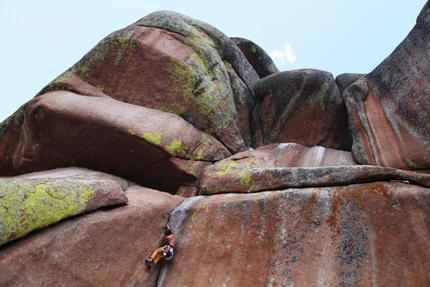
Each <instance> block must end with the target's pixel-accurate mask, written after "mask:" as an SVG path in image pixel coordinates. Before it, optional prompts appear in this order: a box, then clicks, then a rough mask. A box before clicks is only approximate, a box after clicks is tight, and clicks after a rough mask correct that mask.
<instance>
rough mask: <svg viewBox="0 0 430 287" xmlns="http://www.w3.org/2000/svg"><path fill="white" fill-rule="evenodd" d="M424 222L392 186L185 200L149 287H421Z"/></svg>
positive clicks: (421, 205) (427, 198)
mask: <svg viewBox="0 0 430 287" xmlns="http://www.w3.org/2000/svg"><path fill="white" fill-rule="evenodd" d="M429 213H430V193H429V192H428V189H427V188H422V187H419V186H414V185H409V184H405V183H401V182H392V183H383V182H377V183H369V184H355V185H350V186H342V187H327V188H303V189H288V190H282V191H273V192H261V193H256V194H247V195H237V194H226V195H214V196H210V197H197V198H189V199H186V200H185V201H184V203H183V204H182V205H181V206H179V207H178V208H177V209H176V210H175V211H174V212H173V213H172V215H171V218H170V221H171V224H172V226H173V227H174V232H175V233H176V234H180V236H179V237H178V241H177V248H176V249H177V252H176V254H175V257H174V259H173V260H172V261H171V262H167V263H166V266H165V269H164V270H163V271H162V273H161V275H160V282H159V285H158V286H429V284H430V278H429V276H428V271H429V261H428V260H429V258H430V241H429V240H428V236H430V234H429V230H430V221H429V219H428V214H429ZM196 266H198V272H196Z"/></svg>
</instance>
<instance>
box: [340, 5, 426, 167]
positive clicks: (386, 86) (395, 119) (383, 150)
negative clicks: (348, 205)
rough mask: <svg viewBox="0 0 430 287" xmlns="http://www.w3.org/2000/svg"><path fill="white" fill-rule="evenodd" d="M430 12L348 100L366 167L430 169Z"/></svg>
mask: <svg viewBox="0 0 430 287" xmlns="http://www.w3.org/2000/svg"><path fill="white" fill-rule="evenodd" d="M429 34H430V7H429V4H428V3H427V4H426V6H425V7H424V9H423V11H422V12H421V14H420V15H419V17H418V19H417V23H416V25H415V27H414V28H413V29H412V31H411V32H410V33H409V35H408V36H407V37H406V38H405V39H404V40H403V42H402V43H401V44H400V45H399V46H398V47H397V48H396V49H395V50H394V52H393V53H392V54H391V55H390V56H389V57H387V58H386V59H385V60H384V61H383V62H382V63H381V64H380V65H379V66H378V67H376V68H375V69H374V70H373V71H372V72H370V73H369V74H368V75H366V76H365V77H363V78H361V79H360V80H358V81H356V82H355V83H354V84H353V85H351V86H349V87H348V88H347V89H346V90H345V91H344V93H343V94H342V96H343V98H344V100H345V103H346V106H347V109H348V117H349V127H350V130H351V135H352V138H353V146H352V153H353V157H354V159H355V160H356V161H358V162H359V163H361V164H372V165H379V166H388V167H395V168H401V169H410V170H417V169H430V129H429V126H430V116H429V115H430V78H429V75H430V49H429V46H430V37H429Z"/></svg>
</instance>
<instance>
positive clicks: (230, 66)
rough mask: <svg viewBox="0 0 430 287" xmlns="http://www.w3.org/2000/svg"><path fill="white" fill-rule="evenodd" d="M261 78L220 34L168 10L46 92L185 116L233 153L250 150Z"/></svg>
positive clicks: (108, 43)
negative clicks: (99, 98) (104, 99)
mask: <svg viewBox="0 0 430 287" xmlns="http://www.w3.org/2000/svg"><path fill="white" fill-rule="evenodd" d="M258 79H259V77H258V75H257V73H256V72H255V71H254V69H253V68H252V66H251V65H250V64H249V63H248V61H247V59H246V58H245V56H244V55H243V53H242V52H241V51H240V50H239V48H238V47H237V45H236V44H235V43H234V42H233V41H232V40H231V39H230V38H228V37H227V36H226V35H224V34H223V33H222V32H220V31H219V30H217V29H216V28H214V27H212V26H210V25H208V24H206V23H203V22H200V21H197V20H194V19H191V18H189V17H186V16H184V15H181V14H178V13H174V12H169V11H161V12H155V13H152V14H150V15H148V16H146V17H144V18H142V19H140V20H139V21H137V22H136V23H134V24H132V25H130V26H128V27H127V28H124V29H122V30H119V31H116V32H114V33H112V34H110V35H109V36H107V37H106V38H105V39H103V40H102V41H101V42H100V43H99V44H98V45H97V46H96V47H94V48H93V50H91V51H90V52H89V53H88V54H87V55H85V57H84V58H83V59H82V60H81V61H79V62H78V63H76V64H75V65H74V66H72V67H71V68H70V69H69V70H68V71H66V72H65V73H64V74H63V75H61V76H59V77H58V78H57V79H55V80H54V81H53V82H52V83H51V84H50V85H48V86H47V87H46V88H45V89H43V90H42V92H41V93H40V94H43V93H46V92H48V91H53V90H71V91H73V92H75V93H78V94H84V95H92V96H97V95H99V94H101V93H103V94H106V95H109V96H110V97H112V98H114V99H117V100H119V101H123V102H127V103H130V104H134V105H139V106H144V107H147V108H153V109H157V110H161V111H165V112H171V113H175V114H177V115H180V116H182V117H183V118H185V119H186V120H187V121H189V122H190V123H191V124H193V125H194V126H195V127H196V128H198V129H200V130H202V131H205V132H207V133H209V134H211V135H213V136H215V137H216V138H218V139H219V140H220V141H221V142H222V143H223V144H225V145H226V146H227V147H228V148H229V149H230V150H232V151H239V150H242V149H243V148H245V147H246V146H250V144H251V130H250V116H251V111H252V108H253V107H254V105H255V102H254V96H253V91H252V87H253V84H254V82H255V81H257V80H258Z"/></svg>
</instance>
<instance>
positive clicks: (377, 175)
mask: <svg viewBox="0 0 430 287" xmlns="http://www.w3.org/2000/svg"><path fill="white" fill-rule="evenodd" d="M377 180H387V181H390V180H403V181H409V182H411V183H416V184H420V185H423V186H427V187H430V174H428V173H418V172H415V171H405V170H399V169H394V168H387V167H380V166H372V165H357V164H356V163H355V161H354V160H353V159H352V157H351V154H350V152H347V151H340V150H334V149H327V148H323V147H319V146H317V147H313V148H306V147H304V146H301V145H298V144H278V145H270V146H265V147H262V148H259V149H257V150H251V151H247V152H241V153H237V154H235V155H233V156H231V157H228V158H226V159H223V160H220V161H218V162H216V163H215V164H213V165H210V166H208V167H206V169H205V172H204V175H203V176H202V179H201V181H200V183H201V193H202V194H209V195H210V194H217V193H249V192H260V191H267V190H276V189H285V188H291V187H322V186H337V185H348V184H353V183H366V182H373V181H377Z"/></svg>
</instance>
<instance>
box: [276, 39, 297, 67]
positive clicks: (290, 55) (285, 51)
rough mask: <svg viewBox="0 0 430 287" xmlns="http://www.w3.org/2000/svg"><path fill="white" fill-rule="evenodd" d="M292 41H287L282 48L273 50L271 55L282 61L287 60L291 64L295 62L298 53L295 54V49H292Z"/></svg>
mask: <svg viewBox="0 0 430 287" xmlns="http://www.w3.org/2000/svg"><path fill="white" fill-rule="evenodd" d="M292 45H293V44H292V43H289V42H288V43H286V44H285V45H284V46H283V47H282V48H281V50H273V52H272V53H271V54H270V57H271V58H272V59H273V60H280V61H281V62H282V63H285V61H287V62H288V63H290V64H293V63H294V62H296V59H297V57H296V55H294V52H293V49H292V47H291V46H292Z"/></svg>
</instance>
